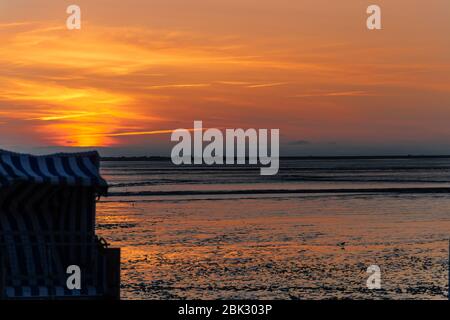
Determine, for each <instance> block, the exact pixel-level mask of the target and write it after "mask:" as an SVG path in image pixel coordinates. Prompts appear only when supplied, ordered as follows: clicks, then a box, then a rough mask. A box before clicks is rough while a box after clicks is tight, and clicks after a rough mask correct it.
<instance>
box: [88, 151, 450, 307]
mask: <svg viewBox="0 0 450 320" xmlns="http://www.w3.org/2000/svg"><path fill="white" fill-rule="evenodd" d="M102 171H103V175H104V177H105V178H106V179H107V180H108V182H109V184H110V186H111V188H110V197H108V198H103V199H102V200H101V202H100V203H99V205H98V221H97V222H98V230H99V231H98V232H99V233H100V234H101V235H102V236H104V237H105V238H106V239H108V240H109V241H110V242H112V244H113V245H115V246H119V247H121V248H122V252H123V254H122V295H123V297H124V298H127V299H179V298H191V299H216V298H230V299H242V298H252V299H263V298H264V299H307V298H311V299H324V298H326V299H328V298H355V299H366V298H394V299H395V298H412V299H414V298H425V299H443V298H445V296H446V294H447V293H446V292H447V290H448V285H447V270H448V269H447V268H448V267H447V266H448V238H449V236H450V194H449V192H450V189H448V188H450V159H444V158H422V159H420V158H403V159H329V160H323V159H320V160H314V159H307V160H306V159H303V160H282V161H281V168H280V172H279V174H278V175H277V176H260V175H259V169H258V168H248V167H242V166H241V167H237V166H235V167H226V166H225V167H192V166H191V167H188V166H183V167H177V166H174V165H172V164H171V163H170V162H168V161H147V162H145V161H142V162H131V161H117V162H114V161H108V162H103V163H102ZM373 264H376V265H379V266H380V268H381V270H382V289H381V290H376V291H373V290H369V289H367V286H366V280H367V278H368V276H369V274H367V273H366V269H367V267H368V266H370V265H373Z"/></svg>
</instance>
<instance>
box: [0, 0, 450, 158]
mask: <svg viewBox="0 0 450 320" xmlns="http://www.w3.org/2000/svg"><path fill="white" fill-rule="evenodd" d="M70 4H77V5H79V6H80V7H81V10H82V29H81V30H74V31H69V30H67V29H66V18H67V16H68V15H67V14H66V8H67V6H68V5H70ZM370 4H378V5H380V6H381V8H382V24H383V30H381V31H369V30H367V28H366V18H367V14H366V8H367V6H368V5H370ZM449 17H450V1H448V0H430V1H419V0H391V1H381V0H374V1H359V0H348V1H329V0H304V1H301V0H299V1H293V0H126V1H120V0H96V1H92V0H71V1H63V0H35V1H30V0H0V43H1V45H0V148H3V149H10V150H15V151H26V152H38V153H41V152H49V151H56V150H58V151H59V150H69V149H71V148H73V147H83V148H86V147H87V148H89V149H92V148H97V149H99V150H101V153H102V154H104V155H122V154H123V155H167V154H168V153H169V151H170V147H171V146H172V143H171V142H170V134H168V133H167V132H170V130H173V129H177V128H192V126H193V121H194V120H202V121H203V123H204V126H207V127H218V128H268V129H271V128H279V129H280V131H281V142H282V149H281V153H282V154H284V155H343V154H347V155H359V154H450V38H449V35H450V19H449Z"/></svg>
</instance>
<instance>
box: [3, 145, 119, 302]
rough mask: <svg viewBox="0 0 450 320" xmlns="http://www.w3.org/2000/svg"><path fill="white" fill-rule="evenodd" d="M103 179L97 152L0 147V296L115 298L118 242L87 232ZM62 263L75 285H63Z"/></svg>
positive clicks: (104, 191)
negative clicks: (76, 273)
mask: <svg viewBox="0 0 450 320" xmlns="http://www.w3.org/2000/svg"><path fill="white" fill-rule="evenodd" d="M107 189H108V186H107V184H106V182H105V180H103V179H102V177H101V176H100V173H99V155H98V153H97V152H89V153H79V154H54V155H49V156H32V155H25V154H17V153H12V152H8V151H3V150H0V298H1V299H75V298H78V299H79V298H84V299H96V298H100V299H102V298H111V299H118V298H119V292H120V289H119V288H120V250H119V249H111V248H107V246H106V245H105V241H103V240H102V241H100V240H99V239H98V238H97V236H96V235H95V208H96V199H97V197H100V196H102V195H106V194H107ZM69 266H77V267H79V269H80V271H81V273H80V274H81V277H80V279H81V288H80V289H77V288H75V289H73V288H69V287H68V286H67V280H68V278H69V277H70V276H71V275H72V273H71V272H73V271H71V270H69V271H71V272H69V273H68V267H69Z"/></svg>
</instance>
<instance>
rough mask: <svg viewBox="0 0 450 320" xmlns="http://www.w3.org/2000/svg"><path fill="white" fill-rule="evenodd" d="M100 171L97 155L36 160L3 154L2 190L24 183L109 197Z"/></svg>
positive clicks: (0, 158)
mask: <svg viewBox="0 0 450 320" xmlns="http://www.w3.org/2000/svg"><path fill="white" fill-rule="evenodd" d="M99 167H100V156H99V154H98V153H97V152H96V151H93V152H84V153H58V154H52V155H45V156H33V155H29V154H20V153H14V152H9V151H5V150H0V188H3V187H9V186H12V185H14V184H23V183H25V184H27V183H30V184H45V185H53V186H75V187H76V186H79V187H93V188H94V189H95V190H96V192H97V194H98V195H106V194H107V190H108V185H107V183H106V181H105V180H104V179H103V178H102V177H101V176H100V172H99Z"/></svg>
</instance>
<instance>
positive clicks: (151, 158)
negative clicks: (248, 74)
mask: <svg viewBox="0 0 450 320" xmlns="http://www.w3.org/2000/svg"><path fill="white" fill-rule="evenodd" d="M402 159H450V155H434V156H433V155H397V156H288V157H280V160H402ZM170 160H171V158H170V157H162V156H141V157H125V156H123V157H101V161H170ZM246 160H248V159H246Z"/></svg>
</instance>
